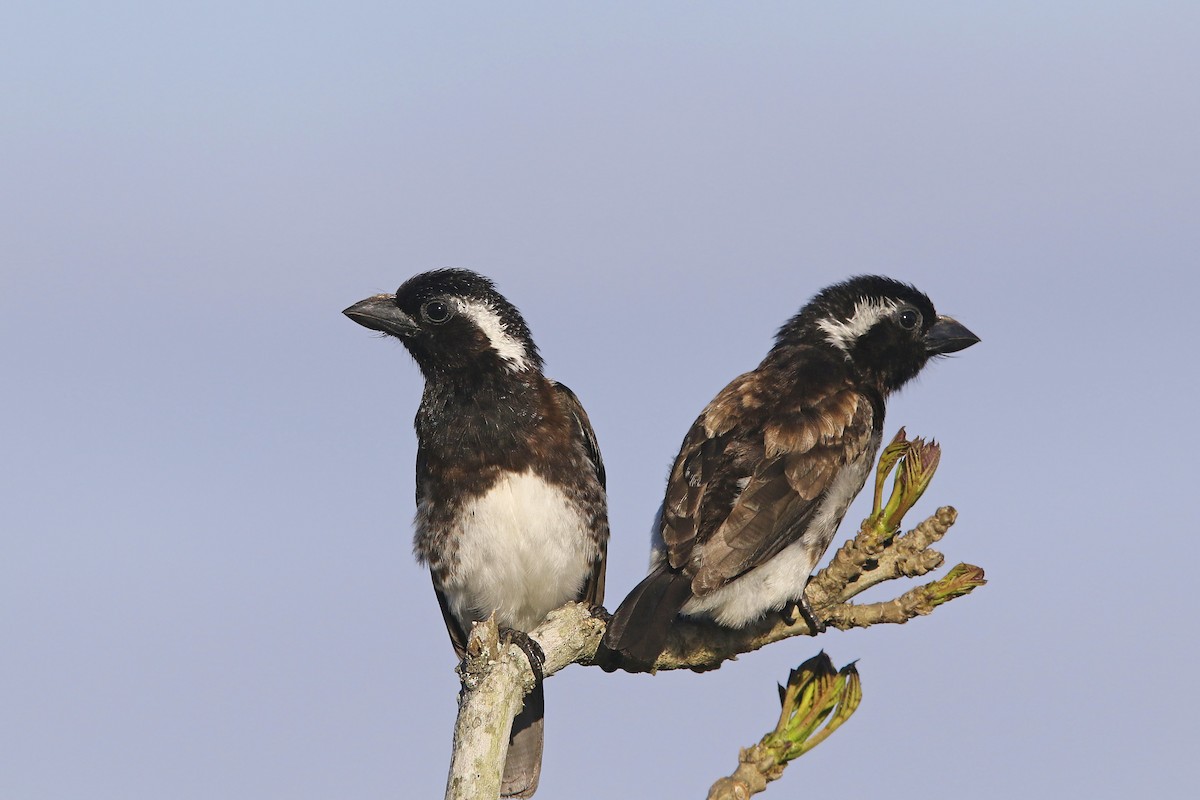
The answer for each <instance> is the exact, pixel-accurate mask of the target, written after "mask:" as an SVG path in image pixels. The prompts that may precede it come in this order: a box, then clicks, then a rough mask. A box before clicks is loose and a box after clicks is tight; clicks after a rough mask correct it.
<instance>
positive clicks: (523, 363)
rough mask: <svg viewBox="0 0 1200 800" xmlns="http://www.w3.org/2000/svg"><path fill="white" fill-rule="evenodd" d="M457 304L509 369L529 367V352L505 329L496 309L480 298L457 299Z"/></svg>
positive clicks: (517, 370) (518, 370) (515, 370)
mask: <svg viewBox="0 0 1200 800" xmlns="http://www.w3.org/2000/svg"><path fill="white" fill-rule="evenodd" d="M458 305H459V311H460V312H461V313H462V314H463V315H464V316H466V317H468V318H469V319H470V320H471V321H472V322H474V323H475V324H476V325H477V326H478V327H479V330H481V331H483V334H484V335H485V336H487V338H488V341H489V342H490V343H491V345H492V349H493V350H495V351H496V353H497V354H498V355H499V356H500V358H502V359H503V360H504V361H505V362H506V363H507V364H508V366H509V369H511V370H512V371H513V372H520V371H522V370H524V369H527V368H528V367H529V353H528V352H527V351H526V350H525V345H524V344H523V343H522V342H521V341H520V340H519V339H517V338H515V337H513V336H512V335H511V334H510V333H509V332H508V330H507V329H505V327H504V322H503V320H501V319H500V315H499V314H498V313H496V309H494V308H493V307H492V306H491V305H489V304H488V303H486V302H484V301H480V300H459V301H458Z"/></svg>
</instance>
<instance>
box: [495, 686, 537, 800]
mask: <svg viewBox="0 0 1200 800" xmlns="http://www.w3.org/2000/svg"><path fill="white" fill-rule="evenodd" d="M545 721H546V698H545V693H544V692H543V691H542V682H541V681H538V682H537V683H536V684H535V685H534V687H533V689H532V690H530V692H529V694H527V695H525V707H524V708H523V709H521V712H520V713H519V714H517V716H516V717H514V718H513V725H512V733H511V734H509V738H508V756H507V757H506V758H505V760H504V775H503V776H502V777H501V779H500V796H501V797H532V796H533V793H534V792H535V791H537V786H538V779H539V778H540V777H541V775H542V742H543V733H544V728H545Z"/></svg>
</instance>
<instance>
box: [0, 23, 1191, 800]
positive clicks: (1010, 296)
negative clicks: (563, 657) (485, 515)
mask: <svg viewBox="0 0 1200 800" xmlns="http://www.w3.org/2000/svg"><path fill="white" fill-rule="evenodd" d="M1198 86H1200V4H1196V3H1192V2H1137V3H1134V2H1125V3H1113V2H1086V3H1085V2H1058V3H1045V2H1003V3H1000V2H980V3H961V2H924V3H922V2H906V3H899V2H893V3H874V2H855V3H846V2H842V3H801V2H787V3H737V4H719V5H716V4H709V3H671V4H660V3H630V4H622V3H604V4H600V3H536V4H529V3H504V4H500V3H495V4H493V3H486V4H473V3H453V4H438V5H436V6H435V5H434V4H428V5H423V6H416V5H412V4H404V3H395V2H376V3H356V2H339V3H331V2H324V3H296V2H290V3H283V2H277V3H267V2H236V3H233V2H222V3H214V2H207V3H193V2H188V3H170V4H168V3H144V2H111V3H60V2H49V1H48V0H37V1H36V2H26V1H25V0H16V1H15V2H14V1H13V0H10V2H8V3H7V4H6V5H5V7H4V10H3V11H0V204H2V205H0V226H2V227H0V269H2V283H0V337H2V340H3V343H4V344H3V350H2V352H3V356H2V361H0V367H2V371H3V388H2V389H0V448H2V452H3V458H2V460H0V493H2V496H0V528H2V540H0V543H2V548H0V720H2V724H0V797H3V798H6V799H7V798H12V799H13V800H24V799H26V798H29V799H31V800H32V799H35V798H36V799H40V798H88V799H89V800H100V799H101V798H114V800H115V799H117V798H119V799H121V800H127V799H128V798H139V799H141V798H146V799H150V798H155V799H157V798H173V799H175V798H178V799H180V800H187V799H190V798H206V799H207V798H213V799H216V798H222V799H224V798H247V799H249V798H255V799H257V798H275V797H278V798H396V797H438V796H440V795H441V792H442V789H443V785H444V780H445V767H446V763H447V759H448V753H449V738H450V730H451V725H452V721H453V715H454V709H455V704H454V696H455V691H456V687H457V684H456V679H455V676H454V674H453V672H452V667H453V666H454V664H453V657H452V652H451V649H450V645H449V642H448V641H447V638H446V635H445V632H444V630H443V627H442V622H441V619H440V615H439V614H438V610H437V606H436V603H435V601H434V597H433V593H432V591H430V587H429V581H428V577H427V575H426V574H425V573H424V571H423V570H421V569H419V568H418V567H417V566H416V565H415V564H414V563H413V560H412V558H411V557H410V536H411V530H410V520H411V516H412V512H413V505H412V483H413V476H412V472H413V455H414V438H413V434H412V431H411V427H410V426H411V418H412V415H413V412H414V410H415V408H416V404H417V401H418V397H419V393H420V378H419V374H418V372H417V370H416V368H415V367H414V365H413V364H412V362H411V361H410V359H409V358H408V357H407V355H406V354H405V352H404V351H403V349H402V348H401V347H400V346H399V345H398V344H397V343H394V342H388V341H382V340H379V339H377V338H373V337H372V336H371V335H369V334H368V333H367V332H366V331H364V330H363V329H362V328H359V327H357V326H355V325H353V324H352V323H350V322H349V321H347V320H346V319H344V318H343V317H342V316H341V314H340V311H341V309H342V308H343V307H345V306H346V305H348V304H349V303H351V302H353V301H355V300H358V299H360V298H361V297H364V296H366V295H367V294H370V293H373V292H376V291H383V290H392V289H394V288H395V286H396V285H398V284H399V283H400V282H401V281H402V280H403V279H405V278H407V277H408V276H409V275H411V274H413V273H415V272H418V271H422V270H425V269H429V268H433V267H438V266H445V265H459V266H467V267H471V268H474V269H477V270H479V271H482V272H485V273H487V274H489V275H491V276H493V277H494V278H495V279H496V280H497V281H498V283H499V286H500V288H501V289H502V290H503V291H504V292H505V293H506V294H507V295H508V296H509V297H510V298H511V299H512V300H513V301H514V302H515V303H516V304H517V305H518V306H519V307H520V308H521V309H522V310H523V311H524V312H525V315H526V316H527V318H528V320H529V323H530V325H531V327H532V329H533V331H534V334H535V336H536V337H537V341H538V342H539V344H540V345H541V347H542V350H543V353H544V354H545V356H546V359H547V362H548V372H549V374H550V375H552V376H553V377H556V378H559V379H561V380H562V381H564V382H565V383H567V384H568V385H569V386H571V387H572V388H573V389H575V390H576V392H577V393H578V394H579V396H580V397H581V398H582V399H583V401H584V402H585V404H586V405H587V407H588V409H589V411H590V413H591V416H592V420H593V422H594V423H595V427H596V430H597V433H598V434H599V437H600V442H601V445H602V447H603V450H604V456H605V460H606V461H607V463H608V467H609V476H610V479H609V480H610V484H609V488H610V492H611V495H610V503H611V512H612V513H611V517H612V527H613V531H614V536H613V541H612V545H611V551H610V552H611V560H610V565H609V588H610V592H609V598H608V600H609V605H610V607H613V606H615V605H616V603H617V602H618V601H619V600H620V597H621V596H622V595H623V594H624V592H625V591H626V590H627V589H628V588H629V587H630V586H632V585H633V583H634V582H635V581H636V580H637V578H638V577H639V576H640V575H641V573H642V572H643V571H644V568H645V559H646V541H647V535H648V528H649V524H650V520H651V516H652V514H653V512H654V509H655V507H656V505H657V503H658V501H659V497H660V493H661V491H662V486H663V482H664V479H665V474H666V469H667V467H668V465H669V463H670V461H671V459H672V457H673V455H674V453H675V451H676V448H677V447H678V443H679V440H680V438H681V437H682V435H683V433H684V432H685V430H686V429H687V427H688V425H689V424H690V422H691V420H692V419H693V417H694V416H695V414H696V413H697V411H698V410H699V409H700V408H701V407H702V406H703V405H704V404H705V403H706V402H707V401H708V400H709V398H710V397H711V396H712V395H713V394H714V393H715V392H716V391H717V390H718V389H719V388H720V387H721V386H722V385H724V383H725V382H726V381H728V380H729V379H730V378H731V377H733V376H734V375H735V374H737V373H739V372H741V371H743V370H746V369H749V368H751V367H753V366H754V365H755V364H756V363H757V362H758V360H759V359H760V358H761V356H762V355H763V353H765V352H766V349H767V347H768V346H769V343H770V340H771V336H772V335H773V333H774V330H775V329H776V327H777V326H778V325H779V324H780V323H781V322H782V321H783V320H784V319H786V318H787V317H788V316H789V315H790V314H792V313H793V312H794V311H795V310H796V309H797V308H798V307H799V306H800V305H801V304H802V303H803V302H804V301H805V299H807V297H809V296H810V295H811V294H812V293H813V292H814V291H816V290H817V289H819V288H820V287H822V286H824V285H826V284H828V283H830V282H833V281H835V280H840V279H842V278H844V277H846V276H848V275H850V274H854V273H859V272H882V273H886V274H889V275H893V276H896V277H899V278H903V279H906V280H910V281H913V282H915V283H916V284H918V285H919V286H920V287H922V288H923V289H925V290H926V291H927V292H928V293H929V294H930V295H931V296H932V297H933V299H934V301H935V302H936V303H937V305H938V308H939V309H940V310H941V311H944V312H949V313H952V314H955V315H957V316H958V317H959V318H960V319H961V320H963V321H964V322H965V323H966V324H968V325H969V326H970V327H971V328H972V329H974V330H975V331H976V332H977V333H979V335H980V336H982V337H983V343H982V344H981V345H979V346H978V347H976V348H973V349H971V350H969V351H967V352H966V353H963V354H962V355H961V357H958V358H955V359H953V360H950V361H945V362H942V363H939V364H937V365H935V366H934V367H933V368H931V369H930V370H929V371H928V372H927V373H926V374H925V375H924V376H923V378H922V380H921V381H919V382H918V383H917V384H916V385H914V386H912V387H910V388H909V389H907V390H906V391H905V392H904V393H903V394H902V395H901V396H900V397H898V398H896V399H895V401H894V402H893V403H892V405H891V408H890V415H889V420H888V432H889V433H890V432H892V431H894V430H895V428H896V427H898V426H899V425H900V424H905V425H907V426H908V430H909V431H910V433H912V434H914V435H915V434H924V435H930V436H936V437H937V438H938V439H939V440H941V441H942V442H943V443H944V446H945V456H944V459H943V466H942V469H941V471H940V473H939V475H938V477H937V480H936V481H935V483H934V485H933V487H932V489H931V490H930V492H929V495H928V496H927V499H926V500H925V501H923V503H922V506H920V510H923V511H926V512H928V511H932V509H933V508H935V507H936V506H937V505H939V504H942V503H952V504H954V505H956V506H957V507H958V508H959V509H960V512H961V517H960V522H959V524H958V525H957V527H956V528H955V529H954V530H953V532H952V534H951V536H950V537H949V538H948V539H947V540H946V542H945V543H944V548H943V549H944V551H945V552H946V555H947V558H948V562H949V563H955V562H957V561H960V560H961V561H969V562H972V563H975V564H979V565H981V566H983V567H984V568H985V569H986V570H987V575H988V579H989V581H990V582H989V584H988V585H987V587H986V588H984V589H982V590H980V591H978V592H977V593H976V594H975V595H973V596H971V597H969V598H967V599H964V600H960V601H958V602H955V603H954V604H952V605H951V606H949V607H946V608H944V609H942V610H941V611H939V612H938V613H937V614H935V615H934V616H932V617H930V618H927V619H919V620H916V621H914V622H913V623H911V624H909V625H905V626H903V627H882V628H878V629H873V630H869V631H858V632H854V633H848V634H847V633H838V632H836V631H835V632H831V633H829V634H828V635H826V636H823V637H821V638H820V640H819V641H815V642H814V641H809V640H796V641H791V642H788V643H785V644H781V645H777V646H774V647H771V648H769V649H768V650H767V651H766V652H761V653H758V654H754V655H750V656H747V657H744V658H743V659H741V660H740V661H738V662H736V663H734V664H730V665H727V666H726V667H724V668H723V669H721V670H720V671H719V672H717V673H714V674H709V675H703V676H695V675H691V674H667V675H662V676H659V677H657V678H646V677H630V676H605V675H604V674H602V673H601V672H599V671H598V670H586V669H582V668H573V669H570V670H568V671H566V672H564V673H562V674H560V675H558V676H556V677H555V678H553V679H552V680H551V681H550V683H549V685H548V687H547V695H548V698H547V703H548V708H549V716H548V726H547V747H546V767H545V773H544V775H543V781H542V791H541V793H540V794H539V797H544V798H546V800H550V799H551V798H568V797H569V798H600V797H627V796H633V797H698V796H703V793H704V791H705V789H706V787H707V786H708V785H709V783H710V782H711V781H712V780H713V779H714V778H716V777H717V776H719V775H721V774H725V773H728V772H729V771H730V770H731V769H732V768H733V767H734V765H735V758H736V754H737V748H738V747H739V746H742V745H748V744H750V743H752V742H754V741H756V740H757V738H758V737H759V736H760V735H761V734H762V733H763V732H764V731H765V730H766V729H767V728H768V727H769V726H770V724H771V722H772V720H773V718H774V717H775V714H776V709H777V703H776V697H775V688H774V684H775V682H776V681H777V680H782V679H783V678H784V677H785V676H786V674H787V670H788V668H789V667H792V666H795V665H796V664H798V663H799V662H800V661H802V660H803V659H805V658H807V657H808V656H810V655H812V654H813V653H815V652H816V651H817V650H818V649H820V648H821V647H824V648H825V649H826V650H827V651H828V652H829V653H830V654H831V655H832V657H833V658H834V660H835V661H836V662H838V663H839V664H842V663H846V662H848V661H850V660H853V659H858V660H859V668H860V670H861V671H862V674H863V684H864V691H865V695H866V697H865V700H864V704H863V706H862V709H861V711H860V712H859V713H858V715H857V716H856V717H855V718H854V719H853V720H852V721H851V722H850V723H848V724H847V725H846V727H845V728H843V729H842V731H840V732H839V733H838V734H837V735H836V736H834V737H833V739H831V740H830V741H829V742H828V743H827V744H825V745H823V746H822V747H821V748H819V749H818V750H817V751H815V752H814V753H813V754H812V755H811V756H809V757H807V758H805V759H804V760H803V761H801V762H799V763H798V764H796V765H794V766H793V767H792V768H791V769H790V770H789V771H788V773H787V775H786V776H785V777H784V779H783V781H782V782H781V783H780V784H777V785H776V786H773V787H772V789H771V790H770V791H771V793H770V794H768V795H767V796H768V797H798V796H805V797H828V796H839V797H859V796H863V797H865V796H872V795H879V796H888V797H892V798H925V797H928V796H929V795H931V794H937V795H951V794H959V793H963V792H966V793H969V794H971V796H973V797H977V798H1009V797H1014V796H1016V797H1029V798H1043V797H1054V798H1058V797H1085V796H1087V797H1102V798H1124V797H1131V796H1137V795H1142V796H1145V795H1155V794H1156V795H1157V796H1161V797H1192V796H1193V792H1194V786H1192V785H1191V784H1194V780H1192V777H1193V775H1194V772H1195V749H1196V744H1197V734H1196V723H1195V720H1196V715H1197V712H1198V709H1197V694H1198V692H1197V689H1196V685H1195V673H1196V670H1197V666H1198V665H1197V657H1196V656H1197V636H1196V626H1197V622H1196V620H1197V615H1198V613H1200V608H1198V607H1197V606H1198V604H1197V602H1196V599H1195V594H1196V591H1195V589H1194V581H1195V574H1196V565H1195V558H1196V547H1195V543H1196V541H1197V538H1196V537H1197V534H1198V531H1197V517H1198V514H1197V512H1196V502H1195V498H1196V479H1197V477H1198V472H1197V469H1196V466H1195V464H1196V459H1197V448H1198V445H1200V441H1198V437H1197V432H1196V425H1195V421H1194V418H1195V413H1196V411H1195V408H1194V406H1195V397H1196V385H1195V384H1196V382H1195V373H1196V359H1195V356H1194V355H1193V354H1192V347H1191V342H1190V341H1189V340H1190V338H1191V337H1192V336H1193V335H1194V331H1195V327H1196V324H1197V323H1196V317H1197V314H1196V307H1197V300H1196V296H1197V281H1196V279H1195V277H1194V275H1195V271H1196V269H1197V266H1198V264H1197V252H1198V251H1200V226H1198V221H1200V153H1198V148H1200V145H1198V142H1200V89H1198V88H1197V87H1198ZM851 516H852V517H853V518H855V519H857V518H858V517H860V516H861V508H856V509H854V510H852V512H851ZM900 588H903V587H900Z"/></svg>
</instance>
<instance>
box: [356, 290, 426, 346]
mask: <svg viewBox="0 0 1200 800" xmlns="http://www.w3.org/2000/svg"><path fill="white" fill-rule="evenodd" d="M395 300H396V295H394V294H377V295H375V296H374V297H368V298H367V299H366V300H359V301H358V302H357V303H355V304H354V305H352V306H350V307H349V308H347V309H346V310H345V311H343V312H342V313H343V314H345V315H346V316H347V317H349V318H350V319H352V320H354V321H355V322H357V323H358V324H359V325H362V326H363V327H364V328H370V329H371V330H373V331H381V332H382V333H388V334H391V335H392V336H399V337H400V338H401V339H404V338H407V337H409V336H412V335H413V334H414V333H416V332H417V331H419V330H420V327H419V326H418V325H417V323H416V322H415V321H414V320H413V318H412V317H410V316H409V315H408V314H405V313H404V312H403V311H401V310H400V309H398V308H396V303H395Z"/></svg>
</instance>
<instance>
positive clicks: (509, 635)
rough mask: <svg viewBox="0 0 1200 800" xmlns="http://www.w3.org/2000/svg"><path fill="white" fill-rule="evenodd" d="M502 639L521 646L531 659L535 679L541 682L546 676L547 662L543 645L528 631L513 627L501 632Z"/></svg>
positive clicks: (530, 663) (507, 642)
mask: <svg viewBox="0 0 1200 800" xmlns="http://www.w3.org/2000/svg"><path fill="white" fill-rule="evenodd" d="M501 639H502V641H503V643H504V644H505V645H510V644H515V645H516V646H517V647H519V648H521V652H522V653H524V654H525V657H526V658H527V659H529V668H530V669H532V670H533V677H534V679H536V680H537V681H538V682H539V683H540V682H541V681H542V679H543V678H544V677H545V673H544V665H545V663H546V653H545V651H544V650H542V646H541V645H540V644H538V643H537V642H536V641H534V640H533V639H532V638H531V637H530V636H529V634H528V633H525V632H524V631H518V630H515V629H513V628H505V629H504V630H503V631H502V633H501Z"/></svg>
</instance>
